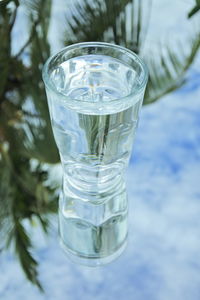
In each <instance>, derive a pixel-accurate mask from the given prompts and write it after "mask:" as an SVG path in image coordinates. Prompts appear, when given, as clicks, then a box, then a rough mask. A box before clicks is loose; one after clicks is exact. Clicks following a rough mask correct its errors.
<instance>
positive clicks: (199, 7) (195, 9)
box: [188, 0, 200, 18]
mask: <svg viewBox="0 0 200 300" xmlns="http://www.w3.org/2000/svg"><path fill="white" fill-rule="evenodd" d="M199 10H200V0H196V4H195V6H194V7H193V8H192V9H191V11H190V12H189V13H188V18H191V17H192V16H194V15H195V14H196V13H197V12H198V11H199Z"/></svg>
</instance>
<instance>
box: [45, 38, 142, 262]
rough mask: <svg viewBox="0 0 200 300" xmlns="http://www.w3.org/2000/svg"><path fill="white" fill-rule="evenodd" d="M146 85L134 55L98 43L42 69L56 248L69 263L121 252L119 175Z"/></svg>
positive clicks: (123, 218) (123, 220) (124, 205)
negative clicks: (53, 170)
mask: <svg viewBox="0 0 200 300" xmlns="http://www.w3.org/2000/svg"><path fill="white" fill-rule="evenodd" d="M147 77H148V75H147V68H146V66H145V64H144V63H143V62H142V60H141V59H140V58H139V57H138V56H137V55H136V54H135V53H133V52H131V51H130V50H128V49H126V48H124V47H120V46H117V45H113V44H108V43H100V42H88V43H79V44H74V45H71V46H68V47H66V48H64V49H62V50H61V51H60V52H58V53H57V54H55V55H54V56H52V57H50V58H49V59H48V60H47V62H46V64H45V66H44V68H43V80H44V83H45V87H46V93H47V99H48V106H49V112H50V118H51V124H52V129H53V133H54V137H55V141H56V144H57V147H58V150H59V153H60V159H61V163H62V169H63V184H62V191H61V193H60V199H59V228H60V240H61V245H62V247H63V248H64V250H65V251H66V252H67V254H68V256H69V257H70V258H71V259H72V260H73V261H74V262H77V263H81V264H85V265H88V266H97V265H101V264H106V263H108V262H111V261H112V260H113V259H115V258H116V257H118V256H119V255H120V254H121V253H122V251H123V250H124V248H125V246H126V242H127V232H128V230H127V229H128V225H127V212H128V202H127V193H126V185H125V179H124V175H125V170H126V168H127V165H128V161H129V158H130V155H131V150H132V144H133V140H134V135H135V131H136V128H137V123H138V114H139V111H140V108H141V105H142V101H143V96H144V91H145V87H146V83H147Z"/></svg>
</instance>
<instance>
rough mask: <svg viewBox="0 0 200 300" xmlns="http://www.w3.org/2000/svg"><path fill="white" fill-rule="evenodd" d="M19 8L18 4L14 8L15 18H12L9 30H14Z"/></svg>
mask: <svg viewBox="0 0 200 300" xmlns="http://www.w3.org/2000/svg"><path fill="white" fill-rule="evenodd" d="M17 8H18V5H17V6H16V8H15V10H14V13H13V18H12V21H11V23H10V27H9V32H11V31H12V29H13V26H14V24H15V20H16V16H17Z"/></svg>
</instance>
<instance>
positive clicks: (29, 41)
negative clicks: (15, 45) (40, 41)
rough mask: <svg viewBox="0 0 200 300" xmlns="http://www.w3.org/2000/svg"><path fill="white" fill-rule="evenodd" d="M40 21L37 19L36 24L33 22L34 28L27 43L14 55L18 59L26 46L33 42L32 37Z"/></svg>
mask: <svg viewBox="0 0 200 300" xmlns="http://www.w3.org/2000/svg"><path fill="white" fill-rule="evenodd" d="M38 23H39V20H37V21H36V22H35V23H34V24H33V27H32V30H31V34H30V36H29V38H28V40H27V41H26V43H25V44H24V45H23V46H22V48H21V49H20V50H19V52H18V53H17V54H16V55H15V56H14V58H15V59H17V58H18V57H19V56H20V55H21V54H22V53H23V52H24V50H25V49H26V47H28V45H29V44H30V43H31V41H32V38H33V36H34V34H35V27H36V26H37V24H38Z"/></svg>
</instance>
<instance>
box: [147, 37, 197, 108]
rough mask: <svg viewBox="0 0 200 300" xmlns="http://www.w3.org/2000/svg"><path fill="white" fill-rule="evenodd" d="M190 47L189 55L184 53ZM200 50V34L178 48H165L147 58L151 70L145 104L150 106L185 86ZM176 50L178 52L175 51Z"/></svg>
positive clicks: (180, 44)
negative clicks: (188, 71)
mask: <svg viewBox="0 0 200 300" xmlns="http://www.w3.org/2000/svg"><path fill="white" fill-rule="evenodd" d="M186 44H187V45H188V48H189V51H188V53H187V54H186V53H184V52H183V49H184V48H185V47H184V45H186ZM199 48H200V34H199V33H198V34H195V36H194V37H193V38H192V39H190V40H189V41H187V43H184V44H183V42H182V43H179V44H178V45H177V46H176V47H174V46H173V47H170V46H169V45H168V46H165V47H164V50H163V49H161V50H159V51H158V53H159V54H158V53H151V55H148V56H147V57H145V59H146V63H147V65H148V68H149V82H148V85H147V89H146V93H145V98H144V104H150V103H152V102H155V101H156V100H158V99H160V98H161V97H162V96H164V95H166V94H168V93H169V92H171V91H173V90H176V89H177V88H179V87H180V86H181V85H183V84H184V79H185V74H186V71H187V70H188V69H189V67H190V66H191V64H192V63H193V61H194V59H195V57H196V54H197V52H198V50H199ZM175 49H176V50H175Z"/></svg>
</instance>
